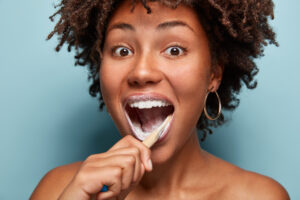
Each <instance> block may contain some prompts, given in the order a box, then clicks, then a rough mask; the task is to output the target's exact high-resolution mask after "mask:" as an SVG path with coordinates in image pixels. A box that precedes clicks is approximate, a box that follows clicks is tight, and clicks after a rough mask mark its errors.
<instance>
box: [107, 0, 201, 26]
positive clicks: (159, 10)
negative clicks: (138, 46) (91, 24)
mask: <svg viewBox="0 0 300 200" xmlns="http://www.w3.org/2000/svg"><path fill="white" fill-rule="evenodd" d="M147 6H149V7H150V9H151V13H150V14H147V10H146V8H145V7H144V6H143V4H142V3H140V2H139V1H137V2H136V3H135V7H134V9H133V11H132V10H131V8H132V3H131V1H129V0H125V1H123V2H122V3H121V4H120V5H119V6H118V7H117V9H116V10H115V11H114V13H113V15H112V17H111V19H110V21H109V24H108V29H109V28H110V27H111V26H113V25H114V24H116V23H120V22H126V23H130V24H133V25H134V26H139V27H149V26H153V27H154V26H157V25H158V24H160V23H161V22H165V21H170V20H180V21H183V22H185V23H186V24H188V25H189V26H190V27H192V28H193V29H194V30H196V31H202V27H201V24H200V21H199V19H198V15H197V13H196V12H195V11H194V9H193V8H191V7H188V6H186V5H184V4H180V5H179V6H178V7H177V8H176V9H173V8H170V7H167V6H165V5H163V4H162V3H160V2H158V1H154V2H148V3H147Z"/></svg>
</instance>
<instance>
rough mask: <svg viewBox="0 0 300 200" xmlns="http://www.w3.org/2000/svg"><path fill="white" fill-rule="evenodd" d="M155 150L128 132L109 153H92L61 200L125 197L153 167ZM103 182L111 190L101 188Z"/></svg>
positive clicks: (100, 199)
mask: <svg viewBox="0 0 300 200" xmlns="http://www.w3.org/2000/svg"><path fill="white" fill-rule="evenodd" d="M150 155H151V151H150V149H149V148H147V147H146V146H145V145H144V144H143V143H142V142H140V141H138V140H137V139H135V138H134V137H132V136H130V135H128V136H126V137H124V138H123V139H121V140H120V141H119V142H117V143H116V144H115V145H114V146H113V147H112V148H111V149H109V150H108V151H107V152H105V153H100V154H95V155H91V156H89V157H88V158H87V159H86V160H85V161H84V162H83V163H82V165H81V167H80V169H79V170H78V172H77V173H76V174H75V176H74V177H73V179H72V181H71V182H70V183H69V185H68V186H67V187H66V188H65V190H64V191H63V193H62V194H61V195H60V197H59V200H77V199H78V200H89V199H90V198H91V197H92V196H94V197H96V199H97V200H102V199H103V200H104V199H110V198H115V199H124V198H125V197H126V196H127V194H128V193H129V192H130V191H131V189H132V188H133V187H134V186H136V185H137V184H138V183H139V182H140V180H141V179H142V177H143V175H144V173H145V171H148V172H149V171H151V170H152V162H151V159H150ZM103 185H107V186H108V187H109V190H108V191H107V192H101V193H100V190H101V188H102V187H103Z"/></svg>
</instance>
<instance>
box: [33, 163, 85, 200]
mask: <svg viewBox="0 0 300 200" xmlns="http://www.w3.org/2000/svg"><path fill="white" fill-rule="evenodd" d="M81 163H82V162H75V163H71V164H67V165H62V166H59V167H56V168H54V169H52V170H50V171H49V172H48V173H47V174H46V175H45V176H44V177H43V178H42V179H41V181H40V182H39V184H38V185H37V186H36V188H35V190H34V191H33V193H32V195H31V197H30V200H37V199H57V198H58V196H59V195H60V194H61V193H62V191H63V190H64V188H65V187H66V186H67V185H68V184H69V182H70V181H71V180H72V178H73V176H74V175H75V173H76V172H77V171H78V169H79V167H80V165H81Z"/></svg>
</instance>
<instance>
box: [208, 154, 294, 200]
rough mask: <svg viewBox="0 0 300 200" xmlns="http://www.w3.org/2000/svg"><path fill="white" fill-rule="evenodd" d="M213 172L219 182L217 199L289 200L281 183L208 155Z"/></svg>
mask: <svg viewBox="0 0 300 200" xmlns="http://www.w3.org/2000/svg"><path fill="white" fill-rule="evenodd" d="M209 159H210V161H211V163H213V166H214V167H211V168H213V169H214V174H215V175H217V176H216V177H217V180H222V181H218V182H219V183H220V186H221V187H220V188H221V189H220V190H219V192H218V193H217V196H218V197H219V199H230V200H233V199H243V200H289V199H290V198H289V195H288V193H287V191H286V190H285V189H284V187H283V186H282V185H280V184H279V183H278V182H277V181H275V180H274V179H272V178H270V177H267V176H263V175H261V174H258V173H255V172H250V171H246V170H244V169H242V168H240V167H237V166H235V165H233V164H231V163H229V162H227V161H224V160H222V159H220V158H217V157H215V156H213V155H209Z"/></svg>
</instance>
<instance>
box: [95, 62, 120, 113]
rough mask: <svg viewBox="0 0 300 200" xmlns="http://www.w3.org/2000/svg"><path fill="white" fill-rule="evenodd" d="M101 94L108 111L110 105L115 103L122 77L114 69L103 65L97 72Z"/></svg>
mask: <svg viewBox="0 0 300 200" xmlns="http://www.w3.org/2000/svg"><path fill="white" fill-rule="evenodd" d="M99 77H100V86H101V94H102V97H103V99H104V102H105V105H106V106H107V108H108V109H109V108H110V107H111V105H112V104H113V103H114V102H115V101H117V97H118V91H120V89H119V87H120V85H121V81H122V77H121V73H118V70H115V69H114V67H111V66H108V65H105V64H103V65H102V66H101V69H100V71H99Z"/></svg>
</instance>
